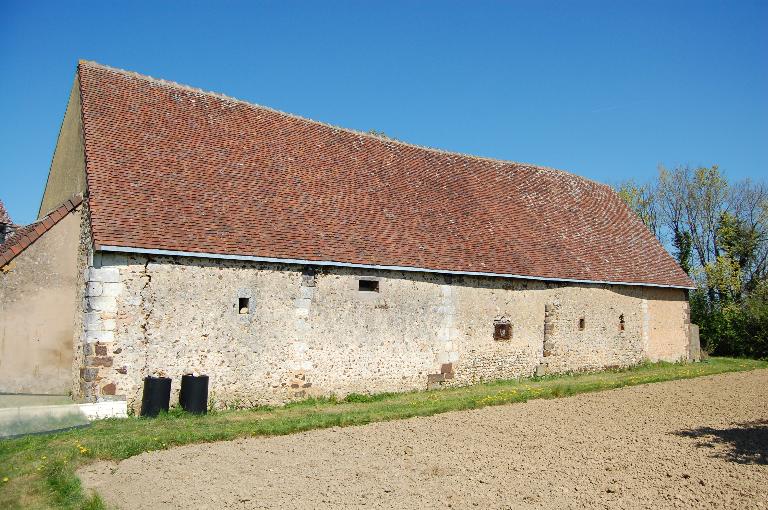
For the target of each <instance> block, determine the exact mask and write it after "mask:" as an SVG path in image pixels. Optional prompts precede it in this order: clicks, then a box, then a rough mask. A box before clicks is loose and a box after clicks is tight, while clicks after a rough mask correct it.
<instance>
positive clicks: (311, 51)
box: [0, 0, 768, 223]
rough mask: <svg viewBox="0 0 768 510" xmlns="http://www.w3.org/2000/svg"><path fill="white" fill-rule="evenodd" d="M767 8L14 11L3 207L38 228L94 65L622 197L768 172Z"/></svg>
mask: <svg viewBox="0 0 768 510" xmlns="http://www.w3.org/2000/svg"><path fill="white" fill-rule="evenodd" d="M767 25H768V2H766V1H757V2H721V1H718V2H710V1H687V2H679V1H669V0H665V1H658V2H653V1H642V2H629V1H626V2H621V1H613V0H612V1H600V2H587V1H579V2H576V1H559V2H549V1H525V2H524V1H518V2H483V1H479V2H394V1H389V0H388V1H387V2H375V3H374V2H333V3H331V2H329V3H327V4H326V3H321V2H312V3H310V2H307V3H300V2H263V3H262V2H197V3H190V2H159V1H152V2H146V3H143V2H134V1H130V2H112V1H105V0H101V1H98V2H79V1H73V0H70V1H66V2H50V3H48V2H33V1H27V0H25V1H18V2H17V1H8V0H0V118H1V119H2V123H1V124H0V156H1V157H0V199H2V200H3V201H4V202H5V203H6V205H7V207H8V209H9V211H10V213H11V215H12V217H13V219H14V220H15V221H16V222H18V223H27V222H30V221H32V220H33V219H34V217H35V214H36V212H37V208H38V205H39V201H40V196H41V193H42V190H43V187H44V185H45V180H46V177H47V173H48V168H49V165H50V160H51V156H52V153H53V148H54V144H55V142H56V136H57V134H58V130H59V126H60V124H61V120H62V117H63V115H64V109H65V107H66V101H67V96H68V93H69V90H70V87H71V85H72V80H73V77H74V71H75V65H76V63H77V60H78V59H80V58H83V59H89V60H96V61H98V62H101V63H103V64H107V65H111V66H115V67H120V68H124V69H129V70H133V71H137V72H140V73H144V74H149V75H151V76H155V77H160V78H166V79H169V80H173V81H177V82H180V83H184V84H188V85H192V86H196V87H200V88H203V89H206V90H212V91H217V92H222V93H225V94H227V95H230V96H234V97H237V98H240V99H244V100H247V101H252V102H255V103H259V104H263V105H267V106H271V107H274V108H278V109H280V110H284V111H288V112H292V113H297V114H299V115H303V116H306V117H310V118H313V119H317V120H322V121H326V122H330V123H332V124H337V125H340V126H344V127H350V128H354V129H359V130H369V129H376V130H378V131H384V132H385V133H387V134H388V135H390V136H394V137H397V138H400V139H402V140H405V141H409V142H413V143H417V144H422V145H428V146H433V147H440V148H444V149H448V150H453V151H459V152H467V153H472V154H478V155H483V156H490V157H494V158H501V159H509V160H513V161H523V162H530V163H537V164H542V165H547V166H553V167H556V168H562V169H566V170H570V171H572V172H575V173H578V174H581V175H584V176H587V177H589V178H592V179H595V180H599V181H603V182H608V183H613V182H617V181H619V180H622V179H625V178H630V177H633V178H636V179H640V180H644V179H647V178H649V177H650V176H651V175H653V174H654V173H655V171H656V166H657V165H658V164H659V163H664V164H665V165H668V166H674V165H677V164H691V165H711V164H715V163H716V164H719V165H720V166H721V167H722V168H723V169H724V170H725V171H726V173H727V174H728V175H729V176H730V177H733V178H743V177H752V178H761V176H762V175H765V174H767V173H768V172H766V170H767V169H768V30H766V28H765V27H766V26H767Z"/></svg>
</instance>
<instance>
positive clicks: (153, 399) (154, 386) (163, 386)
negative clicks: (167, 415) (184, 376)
mask: <svg viewBox="0 0 768 510" xmlns="http://www.w3.org/2000/svg"><path fill="white" fill-rule="evenodd" d="M170 402H171V378H170V377H152V376H149V377H145V378H144V393H143V394H142V396H141V415H142V416H157V415H158V413H160V411H167V410H168V405H169V404H170Z"/></svg>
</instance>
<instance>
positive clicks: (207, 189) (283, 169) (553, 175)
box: [78, 62, 692, 287]
mask: <svg viewBox="0 0 768 510" xmlns="http://www.w3.org/2000/svg"><path fill="white" fill-rule="evenodd" d="M78 72H79V78H80V88H81V94H82V104H83V122H84V134H85V149H86V162H87V177H88V190H89V206H90V214H91V221H92V227H93V236H94V242H95V245H96V247H97V248H99V247H109V246H117V247H131V248H143V249H152V250H156V249H161V250H174V251H183V252H198V253H212V254H222V255H241V256H242V255H245V256H257V257H271V258H278V259H299V260H309V261H334V262H340V263H351V264H366V265H382V266H404V267H412V268H422V269H432V270H444V271H457V272H458V271H462V272H463V271H467V272H483V273H494V274H514V275H521V276H531V277H539V278H552V279H575V280H590V281H606V282H628V283H638V284H655V285H669V286H683V287H689V286H692V283H691V280H690V279H689V278H688V277H687V276H686V274H685V273H684V272H683V271H682V270H681V269H680V268H679V267H678V265H677V264H676V263H675V261H674V260H673V259H672V257H670V255H669V254H668V253H667V252H666V251H665V250H664V248H663V247H662V246H661V245H660V244H659V243H658V241H657V240H656V239H655V238H654V237H653V236H652V235H651V233H650V232H649V231H648V229H646V228H645V227H644V226H643V224H642V223H641V222H640V220H639V219H638V218H637V217H636V216H635V215H634V214H633V213H631V212H630V211H629V209H628V208H627V207H626V206H625V205H624V204H623V203H622V201H621V200H620V199H619V197H618V196H617V195H616V193H614V192H613V190H611V189H610V188H609V187H608V186H605V185H603V184H598V183H596V182H592V181H589V180H587V179H584V178H581V177H578V176H576V175H573V174H570V173H566V172H562V171H558V170H553V169H549V168H542V167H538V166H533V165H527V164H520V163H510V162H503V161H495V160H490V159H484V158H478V157H473V156H467V155H462V154H453V153H448V152H444V151H439V150H434V149H426V148H422V147H417V146H414V145H410V144H406V143H401V142H397V141H392V140H388V139H382V138H379V137H376V136H372V135H366V134H362V133H357V132H354V131H351V130H346V129H340V128H336V127H332V126H328V125H326V124H322V123H319V122H315V121H311V120H307V119H303V118H299V117H296V116H293V115H289V114H285V113H282V112H278V111H275V110H272V109H269V108H265V107H261V106H256V105H252V104H248V103H245V102H242V101H238V100H235V99H231V98H227V97H225V96H221V95H217V94H211V93H206V92H202V91H199V90H196V89H191V88H189V87H184V86H181V85H178V84H174V83H170V82H164V81H160V80H155V79H152V78H149V77H146V76H141V75H137V74H134V73H129V72H126V71H121V70H116V69H112V68H108V67H105V66H101V65H98V64H94V63H88V62H81V64H80V65H79V67H78Z"/></svg>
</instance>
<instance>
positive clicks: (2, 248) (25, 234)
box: [0, 195, 83, 267]
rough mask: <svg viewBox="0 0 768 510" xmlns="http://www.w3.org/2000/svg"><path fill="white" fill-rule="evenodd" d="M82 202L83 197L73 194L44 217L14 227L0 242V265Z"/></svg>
mask: <svg viewBox="0 0 768 510" xmlns="http://www.w3.org/2000/svg"><path fill="white" fill-rule="evenodd" d="M82 202H83V197H82V196H81V195H75V196H73V197H72V198H70V199H69V200H67V201H66V202H64V203H63V204H61V205H60V206H59V207H57V208H56V209H54V210H53V211H51V212H50V214H48V215H47V216H46V217H45V218H42V219H40V220H37V221H36V222H34V223H30V224H29V225H26V226H24V227H19V228H18V229H16V230H15V231H14V232H13V234H11V237H9V238H8V239H6V240H5V242H4V243H2V244H0V267H2V266H4V265H6V264H8V263H9V262H10V261H11V260H13V259H14V258H15V257H16V255H18V254H19V253H21V252H23V251H24V250H26V249H27V248H28V247H29V246H30V245H31V244H32V243H34V242H35V241H37V240H38V239H39V238H40V237H41V236H42V235H43V234H45V233H46V232H48V231H49V230H50V229H51V227H53V226H54V225H56V224H57V223H58V222H59V221H61V220H62V219H63V218H64V217H65V216H66V215H67V214H69V213H70V212H72V211H73V210H75V208H77V206H78V205H80V204H81V203H82Z"/></svg>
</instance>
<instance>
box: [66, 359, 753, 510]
mask: <svg viewBox="0 0 768 510" xmlns="http://www.w3.org/2000/svg"><path fill="white" fill-rule="evenodd" d="M79 475H80V476H81V478H82V479H83V482H84V484H85V486H86V487H88V488H92V489H96V490H97V491H98V492H99V493H101V494H102V496H103V497H104V498H105V500H106V502H107V503H108V504H111V505H115V506H118V507H119V508H149V507H156V508H191V507H195V508H230V509H240V508H361V507H365V508H451V507H452V508H473V507H476V508H583V507H587V508H612V509H615V508H633V509H634V508H768V496H767V494H768V370H757V371H753V372H743V373H731V374H724V375H717V376H710V377H702V378H697V379H690V380H685V381H673V382H666V383H659V384H650V385H644V386H635V387H631V388H624V389H619V390H613V391H606V392H601V393H591V394H582V395H578V396H575V397H570V398H562V399H558V400H534V401H530V402H528V403H525V404H513V405H506V406H499V407H489V408H485V409H481V410H476V411H462V412H454V413H447V414H442V415H437V416H433V417H429V418H414V419H408V420H403V421H395V422H388V423H376V424H372V425H366V426H362V427H349V428H335V429H326V430H317V431H311V432H306V433H301V434H295V435H290V436H283V437H269V438H253V439H243V440H237V441H228V442H221V443H212V444H200V445H191V446H185V447H179V448H174V449H171V450H166V451H157V452H152V453H147V454H143V455H138V456H136V457H132V458H130V459H128V460H125V461H123V462H121V463H120V464H117V465H116V464H109V463H103V462H102V463H99V464H94V465H90V466H87V467H86V468H84V469H82V470H81V471H80V472H79Z"/></svg>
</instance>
